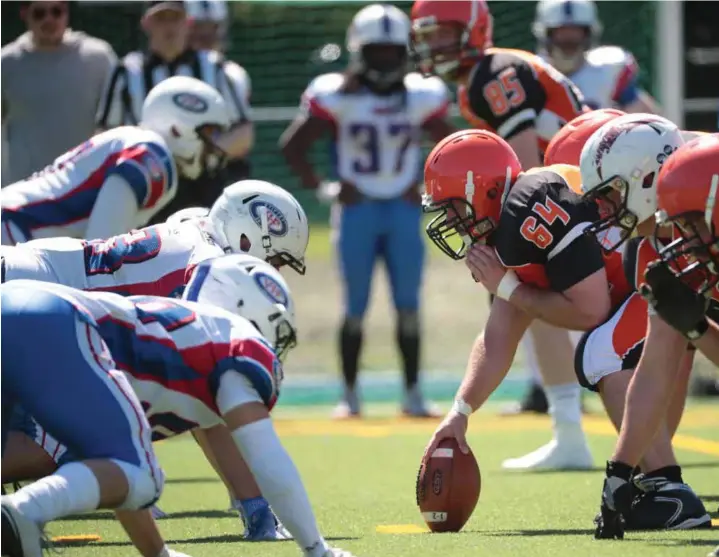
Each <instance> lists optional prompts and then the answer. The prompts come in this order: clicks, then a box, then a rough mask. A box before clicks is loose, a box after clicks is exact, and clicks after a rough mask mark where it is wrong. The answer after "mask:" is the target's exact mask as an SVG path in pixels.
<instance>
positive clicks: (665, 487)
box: [625, 475, 712, 530]
mask: <svg viewBox="0 0 719 557" xmlns="http://www.w3.org/2000/svg"><path fill="white" fill-rule="evenodd" d="M634 483H635V485H636V486H638V487H639V488H640V489H639V490H638V493H637V494H636V495H635V497H634V500H633V501H632V508H631V511H630V512H629V513H627V515H625V520H626V529H627V530H689V529H692V528H711V526H712V522H711V516H710V515H709V513H708V512H707V510H706V508H705V507H704V504H703V503H702V502H701V500H700V499H699V497H697V495H696V493H694V491H693V490H692V488H691V487H689V486H688V485H687V484H685V483H679V482H670V481H669V480H667V479H666V478H657V477H653V478H646V477H644V476H643V475H640V476H638V477H636V478H635V479H634Z"/></svg>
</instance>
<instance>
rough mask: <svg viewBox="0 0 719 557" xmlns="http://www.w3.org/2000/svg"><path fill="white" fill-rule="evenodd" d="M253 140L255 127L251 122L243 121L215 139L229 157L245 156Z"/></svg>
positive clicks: (239, 157)
mask: <svg viewBox="0 0 719 557" xmlns="http://www.w3.org/2000/svg"><path fill="white" fill-rule="evenodd" d="M254 142H255V127H254V125H253V124H252V122H243V123H242V124H240V125H239V126H236V127H234V128H232V129H230V130H228V131H226V132H225V133H224V134H222V135H221V136H220V137H219V138H218V139H217V145H218V147H220V149H222V150H223V151H224V152H225V153H227V156H228V157H229V158H231V159H241V158H244V157H245V156H247V153H249V152H250V149H252V146H253V145H254Z"/></svg>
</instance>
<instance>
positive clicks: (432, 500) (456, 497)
mask: <svg viewBox="0 0 719 557" xmlns="http://www.w3.org/2000/svg"><path fill="white" fill-rule="evenodd" d="M481 487H482V478H481V476H480V474H479V466H478V465H477V460H476V459H475V458H474V455H473V454H472V451H471V450H470V452H469V453H468V454H464V453H463V452H462V451H460V450H459V447H458V445H457V441H456V440H454V439H444V440H443V441H442V442H440V444H439V447H438V448H437V449H435V451H434V453H433V454H432V456H431V457H430V458H429V459H428V460H427V462H426V463H422V464H421V465H420V468H419V474H418V475H417V487H416V491H417V506H419V510H420V512H421V513H422V518H424V521H425V522H426V523H427V526H429V529H430V530H431V531H432V532H459V531H460V530H461V529H462V527H463V526H464V525H465V524H466V523H467V521H468V520H469V517H470V516H472V512H473V511H474V507H475V506H476V505H477V501H478V500H479V492H480V490H481Z"/></svg>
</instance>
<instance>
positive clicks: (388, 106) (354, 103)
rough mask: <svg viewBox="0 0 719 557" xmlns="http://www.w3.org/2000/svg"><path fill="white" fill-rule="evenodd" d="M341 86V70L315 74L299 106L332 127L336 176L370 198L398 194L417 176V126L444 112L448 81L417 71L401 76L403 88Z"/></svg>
mask: <svg viewBox="0 0 719 557" xmlns="http://www.w3.org/2000/svg"><path fill="white" fill-rule="evenodd" d="M344 87H345V76H343V75H342V74H338V73H330V74H324V75H320V76H318V77H316V78H315V79H314V80H313V81H312V82H311V83H310V84H309V86H308V87H307V89H306V90H305V92H304V93H303V95H302V106H301V111H302V112H303V113H304V115H305V116H306V117H314V118H321V119H323V120H326V121H328V122H329V123H330V124H331V125H332V126H333V127H334V134H335V138H334V139H335V157H336V161H335V162H336V167H337V168H336V169H337V173H338V179H339V180H341V181H343V182H348V183H351V184H353V185H354V186H356V187H357V188H358V189H359V191H360V192H361V193H362V194H364V195H366V196H368V197H371V198H375V199H390V198H393V197H397V196H399V195H402V194H403V193H404V192H405V191H406V190H407V189H408V188H410V187H411V186H414V185H415V184H417V183H418V182H419V180H420V175H421V168H422V164H423V162H424V161H423V157H422V150H421V145H420V139H421V128H422V126H423V124H424V123H425V122H427V121H429V120H432V119H434V118H444V117H445V116H446V114H447V111H448V109H449V92H448V90H447V87H446V86H445V85H444V83H443V82H442V81H441V80H440V79H439V78H437V77H429V78H425V77H422V76H421V75H420V74H418V73H410V74H408V75H406V76H405V78H404V88H405V90H404V91H400V92H397V93H393V94H388V95H377V94H375V93H372V92H371V91H369V90H368V89H366V88H360V89H359V90H357V91H356V92H355V91H353V92H345V90H344Z"/></svg>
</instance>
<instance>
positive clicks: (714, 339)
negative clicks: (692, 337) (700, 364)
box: [694, 319, 719, 366]
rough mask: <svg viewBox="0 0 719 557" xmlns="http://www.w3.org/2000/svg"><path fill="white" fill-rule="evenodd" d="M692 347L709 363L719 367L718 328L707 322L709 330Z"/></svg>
mask: <svg viewBox="0 0 719 557" xmlns="http://www.w3.org/2000/svg"><path fill="white" fill-rule="evenodd" d="M694 346H696V347H697V349H698V350H699V351H700V352H701V353H702V354H704V355H705V356H706V357H707V358H708V359H709V361H710V362H712V363H713V364H714V365H717V366H719V326H717V324H716V323H715V322H714V321H712V320H711V319H710V320H709V329H707V332H706V333H704V334H703V335H702V337H701V338H700V339H698V340H696V341H694Z"/></svg>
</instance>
